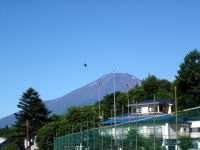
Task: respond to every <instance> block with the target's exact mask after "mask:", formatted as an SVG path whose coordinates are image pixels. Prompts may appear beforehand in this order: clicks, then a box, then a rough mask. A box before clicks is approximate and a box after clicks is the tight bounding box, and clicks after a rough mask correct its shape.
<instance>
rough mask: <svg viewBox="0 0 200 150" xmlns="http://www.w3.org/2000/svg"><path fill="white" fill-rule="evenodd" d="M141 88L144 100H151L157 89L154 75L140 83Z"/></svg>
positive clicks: (156, 80)
mask: <svg viewBox="0 0 200 150" xmlns="http://www.w3.org/2000/svg"><path fill="white" fill-rule="evenodd" d="M142 88H143V89H144V92H145V93H144V97H145V99H153V98H154V94H155V93H156V92H157V90H158V88H159V81H158V79H157V78H156V76H154V75H149V76H148V77H147V78H146V79H144V80H143V81H142Z"/></svg>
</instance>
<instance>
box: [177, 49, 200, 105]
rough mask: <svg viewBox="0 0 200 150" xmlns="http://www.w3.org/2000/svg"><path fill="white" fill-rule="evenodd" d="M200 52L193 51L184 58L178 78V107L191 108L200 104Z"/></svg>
mask: <svg viewBox="0 0 200 150" xmlns="http://www.w3.org/2000/svg"><path fill="white" fill-rule="evenodd" d="M199 83H200V52H199V51H198V50H193V51H191V52H190V53H189V54H187V55H186V56H185V58H184V62H183V63H182V64H181V65H180V70H179V71H178V75H177V76H176V85H177V88H178V89H177V92H178V93H177V94H178V105H179V106H180V107H181V108H191V107H196V106H199V104H200V92H199V91H200V84H199Z"/></svg>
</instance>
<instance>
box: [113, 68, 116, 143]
mask: <svg viewBox="0 0 200 150" xmlns="http://www.w3.org/2000/svg"><path fill="white" fill-rule="evenodd" d="M113 93H114V121H115V136H114V137H115V145H116V102H115V71H113Z"/></svg>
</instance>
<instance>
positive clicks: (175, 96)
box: [174, 86, 178, 149]
mask: <svg viewBox="0 0 200 150" xmlns="http://www.w3.org/2000/svg"><path fill="white" fill-rule="evenodd" d="M174 98H175V107H176V149H178V115H177V95H176V86H175V89H174Z"/></svg>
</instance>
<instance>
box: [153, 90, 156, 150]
mask: <svg viewBox="0 0 200 150" xmlns="http://www.w3.org/2000/svg"><path fill="white" fill-rule="evenodd" d="M155 101H156V95H155V93H154V99H153V102H154V103H153V106H154V113H153V114H154V117H153V132H154V139H153V149H154V150H155V149H156V128H155V127H156V118H155V111H156V106H155Z"/></svg>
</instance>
